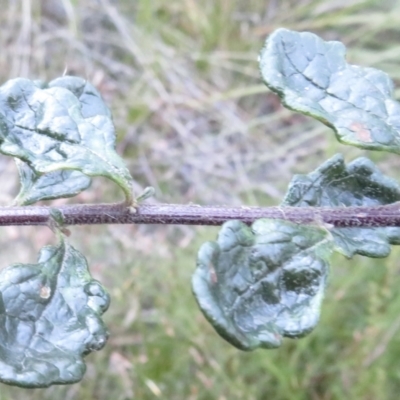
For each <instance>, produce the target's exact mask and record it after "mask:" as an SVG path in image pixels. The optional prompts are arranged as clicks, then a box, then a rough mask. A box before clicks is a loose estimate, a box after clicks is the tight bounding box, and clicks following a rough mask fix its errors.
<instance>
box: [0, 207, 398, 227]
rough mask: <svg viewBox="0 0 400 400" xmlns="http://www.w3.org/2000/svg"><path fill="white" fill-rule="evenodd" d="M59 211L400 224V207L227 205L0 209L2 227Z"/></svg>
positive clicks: (104, 220) (162, 220) (129, 217)
mask: <svg viewBox="0 0 400 400" xmlns="http://www.w3.org/2000/svg"><path fill="white" fill-rule="evenodd" d="M54 209H56V210H58V211H59V212H61V214H62V217H63V220H64V223H65V225H84V224H180V225H221V224H222V223H224V222H225V221H228V220H232V219H236V220H240V221H243V222H245V223H247V224H250V223H252V222H253V221H254V220H256V219H258V218H279V219H285V220H287V221H292V222H296V223H306V224H307V223H317V224H318V223H326V224H332V225H334V226H337V227H355V226H371V227H379V226H400V203H393V204H389V205H385V206H378V207H337V208H330V207H321V208H313V207H309V208H308V207H304V208H303V207H267V208H262V207H225V206H200V205H193V204H192V205H181V204H157V205H154V204H141V205H139V206H138V207H137V208H133V207H127V206H126V205H124V204H86V205H83V204H82V205H65V206H60V207H57V208H50V207H40V206H29V207H4V208H0V225H47V224H49V223H50V221H51V210H54Z"/></svg>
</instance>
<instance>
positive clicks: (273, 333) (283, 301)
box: [192, 219, 332, 350]
mask: <svg viewBox="0 0 400 400" xmlns="http://www.w3.org/2000/svg"><path fill="white" fill-rule="evenodd" d="M331 249H332V242H331V239H330V234H329V232H327V231H326V230H324V229H321V228H318V227H314V226H305V225H304V226H302V225H297V224H294V223H291V222H287V221H281V220H268V219H259V220H257V221H256V222H254V223H253V225H252V226H251V227H248V226H247V225H245V224H243V223H242V222H240V221H229V222H226V223H225V224H224V225H223V226H222V229H221V231H220V233H219V235H218V240H217V242H207V243H205V244H203V246H202V247H201V248H200V251H199V254H198V259H197V269H196V271H195V273H194V275H193V280H192V287H193V292H194V294H195V296H196V300H197V302H198V304H199V306H200V308H201V310H202V311H203V313H204V315H205V317H206V318H207V319H208V320H209V321H210V322H211V324H212V325H213V326H214V328H215V329H216V331H217V332H218V333H219V334H220V335H221V336H222V337H224V338H225V339H226V340H228V341H229V342H230V343H231V344H233V345H234V346H236V347H238V348H239V349H242V350H253V349H255V348H256V347H265V348H273V347H278V346H280V344H281V342H282V336H288V337H291V338H297V337H301V336H303V335H305V334H307V333H309V332H310V331H311V330H312V329H313V328H314V327H315V325H316V324H317V322H318V319H319V310H320V305H321V301H322V298H323V294H324V288H325V282H326V278H327V275H328V261H327V259H328V256H329V255H330V253H331Z"/></svg>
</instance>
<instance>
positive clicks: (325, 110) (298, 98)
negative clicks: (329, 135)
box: [260, 29, 400, 154]
mask: <svg viewBox="0 0 400 400" xmlns="http://www.w3.org/2000/svg"><path fill="white" fill-rule="evenodd" d="M260 69H261V74H262V77H263V79H264V81H265V83H266V85H267V86H268V87H269V88H270V89H271V90H272V91H274V92H276V93H277V94H278V95H279V97H280V98H281V99H282V102H283V104H284V105H285V106H286V107H288V108H290V109H292V110H294V111H299V112H301V113H303V114H307V115H310V116H312V117H314V118H316V119H318V120H320V121H322V122H323V123H324V124H326V125H328V126H329V127H331V128H333V129H334V131H335V133H336V135H337V138H338V140H339V141H341V142H343V143H346V144H351V145H354V146H357V147H361V148H363V149H369V150H385V151H389V152H393V153H397V154H400V104H399V103H398V102H396V101H395V100H393V98H392V97H393V84H392V81H391V80H390V78H389V77H388V75H387V74H385V73H384V72H382V71H379V70H376V69H374V68H362V67H359V66H355V65H350V64H347V63H346V60H345V47H344V45H343V44H342V43H340V42H334V41H332V42H325V41H323V40H322V39H321V38H319V37H318V36H316V35H314V34H312V33H309V32H304V33H298V32H293V31H289V30H287V29H278V30H277V31H275V32H274V33H273V34H272V35H271V36H270V37H269V38H268V39H267V42H266V45H265V47H264V49H263V50H262V52H261V55H260Z"/></svg>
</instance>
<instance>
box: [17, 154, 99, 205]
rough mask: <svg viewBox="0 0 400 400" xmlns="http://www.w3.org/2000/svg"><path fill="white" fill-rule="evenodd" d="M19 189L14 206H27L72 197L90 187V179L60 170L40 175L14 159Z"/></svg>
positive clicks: (75, 172) (74, 172)
mask: <svg viewBox="0 0 400 400" xmlns="http://www.w3.org/2000/svg"><path fill="white" fill-rule="evenodd" d="M15 161H16V164H17V167H18V172H19V179H20V183H21V189H20V192H19V194H18V196H17V197H16V199H15V200H14V202H15V204H19V205H29V204H33V203H36V202H37V201H39V200H51V199H59V198H62V197H73V196H76V195H77V194H79V193H80V192H82V191H83V190H85V189H87V188H88V187H89V186H90V183H91V179H90V178H89V177H88V176H87V175H85V174H82V173H81V172H79V171H71V170H61V171H54V172H49V173H48V174H45V175H41V174H38V173H35V171H34V170H33V169H32V168H31V167H30V166H29V165H28V164H26V163H24V162H23V161H21V160H18V159H16V160H15Z"/></svg>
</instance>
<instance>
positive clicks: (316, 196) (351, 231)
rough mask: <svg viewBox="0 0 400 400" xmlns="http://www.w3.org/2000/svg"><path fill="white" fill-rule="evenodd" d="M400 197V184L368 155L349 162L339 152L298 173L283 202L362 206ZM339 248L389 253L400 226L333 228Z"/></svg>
mask: <svg viewBox="0 0 400 400" xmlns="http://www.w3.org/2000/svg"><path fill="white" fill-rule="evenodd" d="M397 201H400V186H399V184H398V183H397V182H396V181H395V180H394V179H390V178H388V177H386V176H385V175H383V174H382V173H381V172H380V171H379V170H378V168H377V167H376V166H375V165H374V163H373V162H372V161H371V160H369V159H368V158H364V157H361V158H357V159H356V160H354V161H352V162H351V163H349V164H348V165H347V166H346V165H345V163H344V160H343V156H342V155H341V154H337V155H335V156H334V157H332V158H331V159H329V160H327V161H326V162H325V163H324V164H322V165H321V166H320V167H319V168H318V169H316V170H315V171H314V172H311V173H310V174H308V175H295V176H294V177H293V179H292V181H291V182H290V184H289V188H288V191H287V193H286V196H285V198H284V200H283V202H282V204H281V205H282V206H295V207H359V206H367V207H372V206H380V205H385V204H392V203H395V202H397ZM331 233H332V236H333V238H334V240H335V245H336V250H337V251H339V252H340V253H342V254H343V255H345V256H346V257H349V258H351V257H353V256H354V254H361V255H364V256H367V257H386V256H387V255H388V254H389V253H390V245H391V244H400V228H398V227H384V228H368V227H360V228H357V227H351V228H332V229H331Z"/></svg>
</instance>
